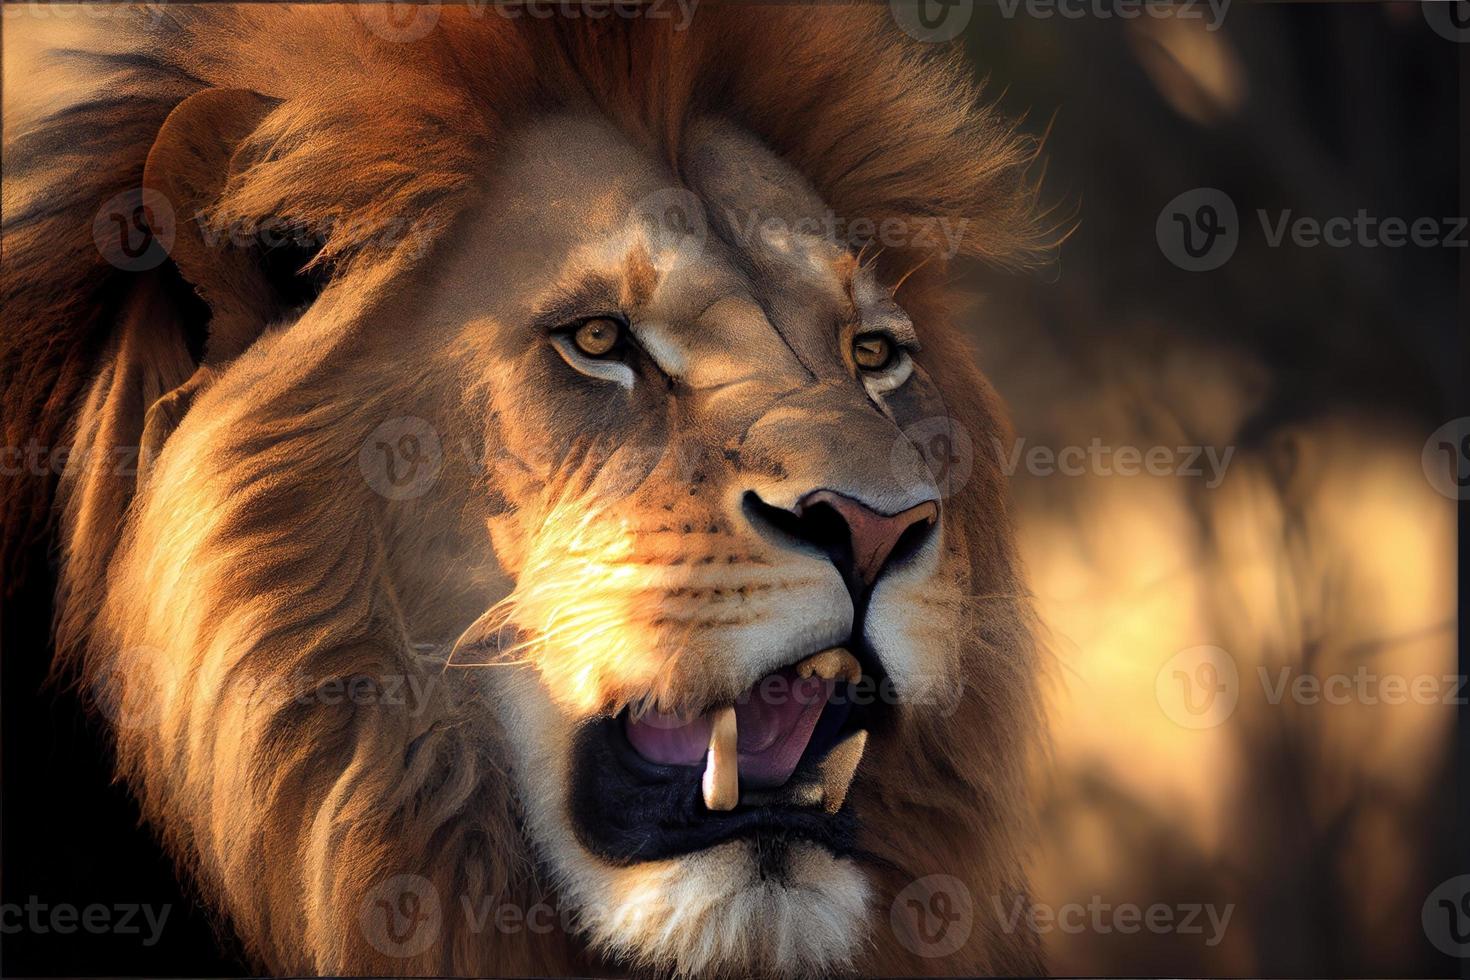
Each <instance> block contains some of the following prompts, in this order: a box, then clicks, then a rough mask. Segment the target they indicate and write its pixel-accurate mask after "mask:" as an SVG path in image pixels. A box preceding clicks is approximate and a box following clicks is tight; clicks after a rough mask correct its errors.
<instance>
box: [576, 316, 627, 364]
mask: <svg viewBox="0 0 1470 980" xmlns="http://www.w3.org/2000/svg"><path fill="white" fill-rule="evenodd" d="M622 339H623V325H622V324H621V323H619V322H618V321H616V320H610V319H608V318H607V317H597V318H595V319H592V320H588V321H587V322H586V323H584V324H582V325H581V326H580V327H578V328H577V330H576V333H574V334H572V341H573V342H574V343H575V344H576V345H577V350H579V351H581V352H582V353H583V354H586V355H587V356H588V357H606V356H607V355H608V354H611V353H612V352H613V351H614V350H616V349H617V346H618V341H620V340H622Z"/></svg>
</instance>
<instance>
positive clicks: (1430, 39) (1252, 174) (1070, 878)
mask: <svg viewBox="0 0 1470 980" xmlns="http://www.w3.org/2000/svg"><path fill="white" fill-rule="evenodd" d="M1401 13H1402V12H1401V11H1399V12H1395V11H1393V10H1389V9H1387V8H1385V7H1381V6H1378V5H1362V6H1360V7H1358V8H1357V9H1347V8H1344V7H1342V6H1341V5H1328V6H1311V7H1307V6H1294V7H1293V6H1272V7H1250V8H1247V7H1244V5H1238V6H1237V8H1236V9H1234V10H1233V11H1232V12H1231V14H1230V16H1229V18H1228V19H1227V21H1226V23H1225V25H1224V27H1223V28H1222V29H1221V30H1220V31H1218V32H1213V33H1212V32H1205V31H1203V30H1202V29H1198V27H1196V28H1191V27H1189V26H1188V25H1184V24H1182V23H1181V22H1173V23H1169V22H1154V23H1151V24H1144V23H1142V22H1140V24H1137V25H1130V24H1126V23H1123V22H1119V21H1116V20H1115V21H1112V22H1105V21H1098V20H1095V19H1094V20H1090V21H1085V22H1063V21H1061V20H1057V19H1052V20H1049V21H1045V22H1038V21H1030V22H1028V21H1027V20H1026V19H1025V18H1024V17H1017V18H1015V19H1006V18H1003V17H1001V16H999V14H998V13H997V12H996V11H994V10H991V11H989V15H988V16H987V13H986V11H985V10H981V11H979V12H977V15H976V23H974V24H972V25H971V29H970V31H971V47H972V49H973V50H972V53H973V54H974V56H975V58H976V61H977V62H978V63H979V64H981V65H984V66H986V67H987V69H988V70H989V71H990V72H991V75H992V78H993V79H994V80H995V81H997V82H1001V81H1003V82H1004V83H1005V84H1006V86H1007V91H1006V93H1005V96H1004V101H1005V103H1006V105H1007V107H1008V108H1012V109H1024V108H1030V109H1031V110H1032V116H1033V120H1037V121H1034V122H1033V125H1034V127H1035V128H1037V129H1038V130H1039V129H1041V128H1044V125H1045V123H1046V122H1048V121H1050V122H1051V125H1052V130H1051V137H1050V140H1049V148H1048V165H1049V170H1048V185H1049V187H1050V188H1051V190H1052V191H1053V193H1057V194H1061V195H1064V196H1066V197H1067V198H1068V199H1069V200H1071V201H1074V202H1075V203H1076V204H1077V205H1078V210H1079V213H1080V217H1081V221H1082V225H1081V229H1080V230H1079V232H1078V234H1077V235H1076V236H1075V237H1074V238H1073V239H1072V240H1071V241H1070V242H1069V243H1068V244H1067V245H1066V246H1065V247H1064V248H1063V251H1062V259H1061V261H1060V263H1059V264H1058V266H1057V267H1056V268H1055V269H1052V270H1050V272H1049V274H1046V275H1043V276H1040V277H1038V278H1036V279H1033V280H1021V281H1018V280H1014V279H1005V278H999V277H985V278H983V279H981V280H980V281H978V282H977V283H976V288H977V293H978V294H979V297H978V298H977V305H976V308H975V310H974V311H973V314H972V316H971V320H972V322H973V323H974V324H975V325H976V327H975V330H976V343H977V347H978V349H979V352H980V359H981V363H982V364H983V366H984V367H985V369H986V371H987V372H988V374H989V375H990V377H991V378H992V379H993V380H994V381H995V382H996V384H997V385H998V387H999V388H1000V390H1001V392H1002V394H1003V395H1005V396H1006V398H1007V400H1008V401H1009V403H1010V406H1011V409H1012V413H1013V417H1014V421H1015V425H1016V431H1017V434H1018V435H1019V436H1021V437H1022V438H1024V439H1025V440H1026V441H1027V444H1028V445H1031V446H1045V447H1049V448H1051V449H1053V450H1060V449H1061V448H1063V447H1066V446H1082V447H1086V446H1088V445H1089V443H1091V442H1092V441H1093V440H1094V439H1098V440H1100V441H1101V443H1102V444H1103V445H1105V446H1111V447H1122V446H1133V447H1139V448H1140V449H1141V450H1147V449H1148V448H1149V447H1153V446H1166V447H1178V446H1212V447H1216V448H1217V449H1218V450H1224V449H1225V448H1226V447H1234V450H1235V452H1234V456H1233V457H1232V458H1231V460H1230V463H1229V465H1228V468H1227V470H1226V476H1225V479H1224V480H1223V481H1222V482H1221V483H1220V484H1219V486H1218V487H1217V488H1213V489H1212V488H1210V487H1208V486H1207V485H1206V482H1207V479H1206V478H1205V477H1194V478H1191V477H1185V476H1178V475H1170V476H1149V475H1139V476H1118V475H1100V474H1098V473H1089V474H1087V475H1080V476H1066V475H1059V474H1051V475H1037V474H1035V473H1028V472H1026V470H1025V468H1024V467H1023V468H1022V469H1021V470H1020V471H1018V472H1017V473H1016V475H1015V477H1014V480H1013V490H1014V494H1015V497H1016V500H1017V507H1018V520H1019V523H1020V527H1021V532H1022V541H1023V551H1024V555H1025V559H1026V562H1027V565H1028V572H1029V575H1030V579H1031V584H1032V588H1033V590H1034V592H1035V594H1036V596H1037V599H1038V604H1039V609H1040V612H1041V615H1042V618H1043V620H1044V622H1045V623H1046V624H1047V626H1048V628H1049V630H1050V645H1051V649H1052V652H1053V654H1054V661H1055V662H1054V671H1053V677H1052V683H1051V716H1052V721H1053V730H1054V745H1053V750H1052V754H1051V757H1050V758H1049V759H1048V760H1046V764H1045V765H1044V766H1043V767H1042V768H1043V771H1042V772H1040V773H1038V784H1039V791H1040V794H1041V796H1042V798H1043V800H1044V810H1043V820H1042V825H1041V835H1042V840H1041V848H1040V852H1041V854H1040V858H1039V861H1038V867H1037V873H1036V880H1035V886H1036V896H1035V898H1036V900H1037V901H1038V902H1040V903H1044V904H1045V905H1047V906H1050V907H1052V908H1059V907H1061V906H1063V905H1065V904H1066V903H1078V904H1080V905H1083V906H1086V905H1087V904H1088V903H1089V902H1096V901H1101V902H1106V903H1108V904H1110V905H1112V906H1117V905H1118V904H1120V903H1134V904H1136V905H1138V906H1140V907H1144V908H1146V907H1147V906H1149V905H1151V904H1154V903H1164V904H1166V905H1170V906H1173V907H1179V906H1181V905H1185V904H1191V903H1197V904H1214V905H1215V906H1217V907H1218V908H1223V907H1224V906H1226V905H1233V906H1234V911H1233V914H1232V917H1231V919H1230V922H1229V925H1228V927H1227V928H1226V929H1225V931H1224V938H1223V940H1222V941H1220V942H1219V943H1218V945H1213V946H1212V945H1208V944H1207V943H1206V939H1207V938H1208V937H1209V933H1210V929H1209V928H1206V929H1205V930H1204V933H1203V934H1180V933H1178V932H1170V933H1163V934H1154V933H1151V932H1149V931H1148V930H1147V929H1141V930H1139V931H1138V932H1136V933H1132V934H1124V933H1122V932H1119V931H1116V930H1110V931H1106V930H1100V929H1096V928H1092V927H1087V928H1083V929H1082V930H1080V931H1070V932H1069V931H1062V930H1060V929H1052V930H1051V931H1049V932H1047V933H1046V934H1045V937H1044V938H1045V942H1046V944H1047V947H1048V951H1049V957H1050V962H1049V965H1050V968H1051V969H1052V970H1053V971H1054V972H1057V973H1062V974H1105V975H1108V974H1111V975H1160V974H1172V975H1197V976H1220V975H1266V976H1279V975H1298V976H1300V975H1327V976H1346V975H1386V976H1402V975H1427V974H1439V973H1444V974H1447V973H1449V972H1451V970H1452V969H1453V968H1452V967H1451V966H1450V962H1451V961H1449V960H1448V959H1446V958H1443V957H1441V956H1440V955H1439V954H1438V953H1437V952H1436V951H1435V950H1434V949H1433V947H1432V946H1431V945H1430V944H1429V942H1428V941H1427V940H1426V937H1425V935H1424V932H1423V928H1422V926H1421V923H1420V909H1421V907H1422V904H1423V902H1424V899H1425V897H1426V896H1427V894H1428V892H1429V890H1430V889H1431V888H1433V887H1434V886H1435V885H1436V884H1438V883H1439V882H1440V881H1442V880H1443V879H1445V878H1447V877H1449V876H1450V875H1451V874H1452V873H1453V871H1452V869H1451V858H1450V854H1451V850H1452V848H1453V845H1454V833H1455V828H1454V827H1453V806H1454V795H1453V787H1454V781H1453V778H1452V775H1451V774H1452V771H1453V770H1452V764H1453V760H1452V758H1451V747H1452V743H1451V738H1452V732H1453V726H1454V720H1455V710H1456V709H1455V708H1454V707H1453V706H1446V705H1443V704H1439V703H1434V704H1416V703H1412V702H1410V703H1407V704H1386V703H1377V704H1371V703H1365V702H1364V700H1363V699H1356V698H1355V699H1353V700H1352V702H1351V703H1347V704H1332V703H1316V704H1304V703H1296V702H1294V701H1293V700H1292V698H1291V697H1290V696H1287V697H1285V698H1281V699H1280V700H1279V702H1278V703H1271V697H1270V695H1273V694H1274V691H1273V690H1272V685H1275V684H1276V683H1277V682H1278V680H1279V677H1280V673H1279V672H1280V670H1281V669H1282V668H1290V669H1291V671H1292V674H1291V676H1295V675H1296V674H1298V673H1308V674H1312V675H1315V676H1317V677H1319V678H1326V677H1328V676H1330V675H1335V674H1344V675H1348V676H1349V677H1352V676H1354V674H1355V672H1356V671H1358V670H1359V668H1360V667H1361V668H1362V669H1363V670H1365V671H1368V672H1370V677H1378V678H1382V677H1385V676H1388V675H1400V676H1403V677H1405V678H1415V677H1421V676H1430V677H1433V678H1444V677H1445V676H1446V675H1453V674H1455V673H1456V670H1457V664H1456V616H1457V607H1456V598H1455V586H1456V570H1457V566H1456V529H1457V527H1456V514H1455V507H1454V502H1453V501H1451V500H1448V499H1446V498H1445V497H1443V496H1441V495H1440V494H1439V493H1438V492H1437V491H1436V490H1434V489H1433V488H1432V487H1431V486H1430V484H1429V482H1428V481H1427V480H1426V478H1425V476H1424V472H1423V469H1422V465H1421V450H1422V448H1423V446H1424V442H1425V439H1426V438H1427V436H1428V435H1429V433H1430V432H1431V431H1432V430H1433V429H1435V428H1436V427H1437V426H1438V425H1439V424H1440V423H1441V422H1443V421H1445V420H1446V419H1448V418H1450V417H1451V416H1452V415H1453V414H1454V413H1453V412H1451V411H1450V408H1449V406H1450V402H1451V399H1452V392H1453V382H1452V380H1451V374H1449V373H1446V365H1445V364H1444V363H1440V362H1441V361H1448V362H1450V363H1455V362H1456V360H1457V358H1456V353H1455V351H1456V347H1457V345H1456V343H1455V340H1454V325H1455V322H1456V321H1455V318H1454V317H1455V314H1454V301H1455V260H1456V257H1455V256H1454V255H1452V254H1451V255H1446V254H1444V253H1446V252H1447V251H1448V250H1445V249H1439V250H1438V254H1426V253H1425V251H1424V250H1400V252H1401V254H1397V255H1391V256H1390V255H1384V254H1383V250H1382V249H1380V250H1379V252H1378V253H1377V254H1372V253H1365V250H1363V249H1357V248H1353V249H1344V250H1336V251H1335V252H1334V251H1333V250H1328V249H1319V250H1316V251H1311V250H1304V249H1296V250H1292V249H1290V248H1285V249H1267V248H1266V247H1265V245H1264V242H1263V241H1262V240H1261V239H1262V236H1261V235H1260V233H1259V230H1258V229H1254V230H1253V229H1252V228H1249V227H1245V226H1244V225H1243V227H1242V242H1241V247H1240V249H1239V251H1238V252H1237V254H1236V256H1235V257H1234V258H1233V259H1232V260H1231V261H1230V262H1229V263H1228V264H1227V265H1226V266H1225V267H1224V268H1222V269H1221V270H1219V271H1217V272H1213V273H1187V272H1183V271H1181V270H1178V269H1175V268H1174V267H1173V266H1171V265H1169V263H1168V262H1167V260H1166V259H1165V258H1164V256H1163V255H1162V253H1161V252H1160V251H1159V249H1158V246H1157V245H1156V243H1155V241H1154V237H1153V236H1154V221H1155V218H1156V216H1157V215H1158V213H1159V211H1160V209H1161V208H1162V207H1163V205H1164V203H1165V202H1167V201H1169V200H1170V199H1171V198H1173V197H1174V196H1175V195H1176V194H1179V193H1181V192H1183V191H1185V190H1188V189H1190V188H1193V187H1201V186H1204V187H1219V188H1221V189H1223V190H1225V191H1226V193H1228V194H1230V195H1231V196H1232V198H1234V200H1235V201H1236V204H1237V206H1238V207H1239V209H1240V213H1241V216H1242V219H1243V222H1252V223H1253V220H1254V219H1253V211H1254V209H1255V208H1258V207H1259V208H1271V209H1279V208H1294V209H1295V210H1296V213H1299V214H1312V215H1316V216H1318V217H1327V216H1330V215H1334V214H1345V215H1349V216H1351V215H1352V214H1354V213H1355V211H1356V210H1357V209H1358V208H1360V207H1366V208H1368V209H1369V210H1370V212H1372V213H1377V214H1380V215H1386V214H1397V215H1401V216H1415V215H1436V216H1438V215H1451V214H1454V213H1456V203H1457V202H1456V199H1455V189H1456V174H1455V172H1454V161H1455V159H1456V147H1455V140H1456V138H1457V129H1458V126H1459V124H1460V122H1459V120H1458V118H1457V116H1456V115H1455V113H1456V107H1455V105H1454V100H1453V98H1450V99H1449V100H1448V101H1447V103H1446V104H1440V105H1437V104H1435V103H1434V102H1433V100H1432V97H1431V96H1429V95H1427V94H1426V93H1427V92H1429V91H1440V92H1451V91H1452V90H1453V86H1454V78H1455V60H1454V59H1455V54H1456V52H1455V51H1454V50H1453V48H1454V45H1452V44H1449V43H1448V42H1445V41H1443V40H1442V39H1440V38H1438V37H1436V36H1434V35H1433V34H1432V33H1431V32H1429V31H1428V29H1427V28H1426V27H1425V25H1424V24H1423V22H1422V20H1420V19H1419V18H1418V16H1417V13H1416V14H1415V16H1414V17H1413V18H1411V19H1407V20H1406V19H1405V18H1403V17H1402V16H1401ZM1161 23H1162V24H1164V25H1165V26H1163V27H1161V26H1160V24H1161ZM1374 38H1376V39H1377V40H1376V41H1374V40H1372V39H1374ZM1365 52H1372V56H1371V57H1370V58H1368V59H1367V60H1366V61H1365V60H1364V58H1363V55H1364V53H1365ZM1365 64H1366V68H1365ZM1406 66H1414V67H1413V68H1412V70H1410V69H1409V68H1407V67H1406ZM1416 74H1417V75H1420V76H1423V75H1428V76H1430V77H1433V78H1435V79H1437V80H1438V82H1439V83H1441V84H1442V86H1443V87H1440V88H1429V89H1426V88H1425V87H1424V78H1423V77H1415V76H1416ZM1370 87H1377V88H1378V89H1379V91H1378V92H1377V93H1376V94H1374V95H1373V96H1372V97H1371V98H1361V97H1362V96H1363V95H1364V92H1365V90H1366V89H1368V88H1370ZM1053 110H1055V116H1054V118H1053V116H1052V113H1053ZM1404 134H1407V135H1404ZM1395 140H1403V142H1400V143H1395V142H1394V141H1395ZM1446 156H1447V158H1448V160H1447V167H1448V169H1446V167H1445V166H1441V165H1439V164H1434V165H1430V166H1428V167H1427V168H1426V167H1423V166H1421V165H1422V163H1423V161H1425V160H1429V159H1434V158H1435V157H1439V158H1444V157H1446ZM1406 252H1414V253H1416V254H1402V253H1406ZM1365 263H1367V265H1370V266H1371V267H1372V268H1371V270H1369V271H1367V272H1365V271H1364V270H1365V268H1366V266H1365ZM1448 370H1449V371H1451V372H1452V371H1453V369H1452V368H1449V369H1448ZM978 451H985V449H984V447H977V452H978ZM1203 645H1209V646H1215V647H1219V648H1222V649H1223V650H1225V651H1226V652H1227V653H1228V654H1229V656H1230V658H1232V659H1233V662H1234V663H1235V665H1236V667H1237V670H1238V675H1239V700H1238V704H1237V705H1236V706H1235V708H1234V710H1233V712H1231V713H1230V714H1229V716H1228V717H1226V718H1224V719H1223V720H1222V721H1220V723H1218V724H1216V725H1213V726H1212V727H1204V728H1198V729H1196V728H1190V727H1185V726H1183V725H1180V724H1178V723H1176V721H1174V720H1172V719H1171V713H1170V711H1169V710H1168V708H1169V706H1168V705H1166V704H1164V703H1161V700H1160V697H1159V694H1158V693H1157V692H1156V678H1157V677H1158V675H1159V672H1160V670H1161V669H1162V668H1164V667H1165V665H1166V664H1167V663H1168V662H1169V661H1170V658H1171V657H1173V656H1174V655H1175V654H1177V653H1179V652H1180V651H1184V650H1189V649H1191V648H1194V647H1199V646H1203ZM1262 671H1264V677H1265V678H1267V679H1269V683H1267V682H1264V681H1263V674H1262ZM1370 690H1374V689H1373V688H1370ZM1440 690H1441V692H1442V691H1443V686H1442V682H1441V687H1440ZM1175 713H1176V714H1177V712H1175Z"/></svg>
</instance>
